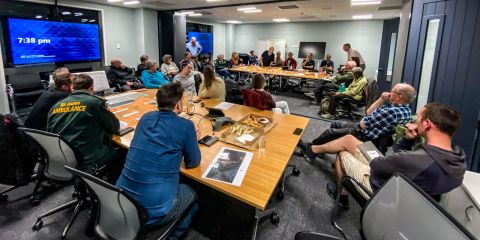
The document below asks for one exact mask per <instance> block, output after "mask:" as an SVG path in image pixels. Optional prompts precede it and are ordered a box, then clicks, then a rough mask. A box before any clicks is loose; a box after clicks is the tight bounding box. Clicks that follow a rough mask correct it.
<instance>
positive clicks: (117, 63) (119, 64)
mask: <svg viewBox="0 0 480 240" xmlns="http://www.w3.org/2000/svg"><path fill="white" fill-rule="evenodd" d="M110 65H112V66H114V67H116V68H121V67H122V60H120V59H119V58H114V59H112V60H110Z"/></svg>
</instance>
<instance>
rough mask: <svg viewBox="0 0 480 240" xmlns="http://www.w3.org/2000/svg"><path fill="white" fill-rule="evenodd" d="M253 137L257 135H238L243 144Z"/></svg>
mask: <svg viewBox="0 0 480 240" xmlns="http://www.w3.org/2000/svg"><path fill="white" fill-rule="evenodd" d="M253 139H255V137H254V136H252V135H250V134H243V135H242V136H240V137H237V140H238V141H239V142H241V143H242V144H245V142H251V141H253Z"/></svg>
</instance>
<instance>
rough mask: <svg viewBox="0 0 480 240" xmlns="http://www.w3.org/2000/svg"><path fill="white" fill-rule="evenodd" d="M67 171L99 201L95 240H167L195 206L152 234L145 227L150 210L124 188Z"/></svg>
mask: <svg viewBox="0 0 480 240" xmlns="http://www.w3.org/2000/svg"><path fill="white" fill-rule="evenodd" d="M65 168H66V169H67V170H68V171H69V172H70V173H71V174H73V175H74V176H75V177H77V178H78V179H80V181H82V182H83V183H84V184H85V185H87V186H88V188H89V190H91V192H92V195H94V196H93V197H95V198H96V200H97V201H96V202H97V203H98V204H97V213H98V214H97V216H96V222H95V227H94V229H95V233H96V237H97V238H96V239H101V240H111V239H116V240H134V239H135V240H139V239H167V238H168V237H169V236H170V234H171V233H172V232H173V231H174V230H175V228H176V227H177V226H178V224H179V223H180V222H181V220H182V219H183V217H184V216H185V215H186V213H188V212H189V210H190V208H191V207H192V206H193V204H192V205H190V206H189V207H188V208H187V209H186V210H185V211H184V213H183V214H182V215H181V216H180V217H179V218H177V219H175V220H174V221H172V222H171V223H170V224H167V225H165V226H163V227H161V228H158V229H154V230H152V231H149V229H147V227H146V222H147V220H148V213H147V211H146V210H145V208H144V207H143V206H142V205H140V204H139V203H138V202H137V201H136V200H135V199H133V198H131V197H130V196H128V195H127V194H126V193H125V192H124V191H123V190H122V189H120V188H118V187H116V186H113V185H111V184H109V183H107V182H105V181H102V180H100V179H99V178H96V177H94V176H92V175H89V174H87V173H84V172H81V171H79V170H77V169H74V168H72V167H69V166H65Z"/></svg>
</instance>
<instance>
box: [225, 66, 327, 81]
mask: <svg viewBox="0 0 480 240" xmlns="http://www.w3.org/2000/svg"><path fill="white" fill-rule="evenodd" d="M229 70H231V71H236V72H248V73H262V74H269V75H277V76H284V77H295V78H305V79H313V80H327V79H326V78H327V77H329V76H330V75H328V74H326V73H325V72H309V71H305V70H303V69H297V70H293V71H286V70H282V68H281V67H259V66H242V67H233V68H230V69H229Z"/></svg>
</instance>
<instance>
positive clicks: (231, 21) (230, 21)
mask: <svg viewBox="0 0 480 240" xmlns="http://www.w3.org/2000/svg"><path fill="white" fill-rule="evenodd" d="M227 23H231V24H240V23H242V22H240V21H237V20H228V21H227Z"/></svg>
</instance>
